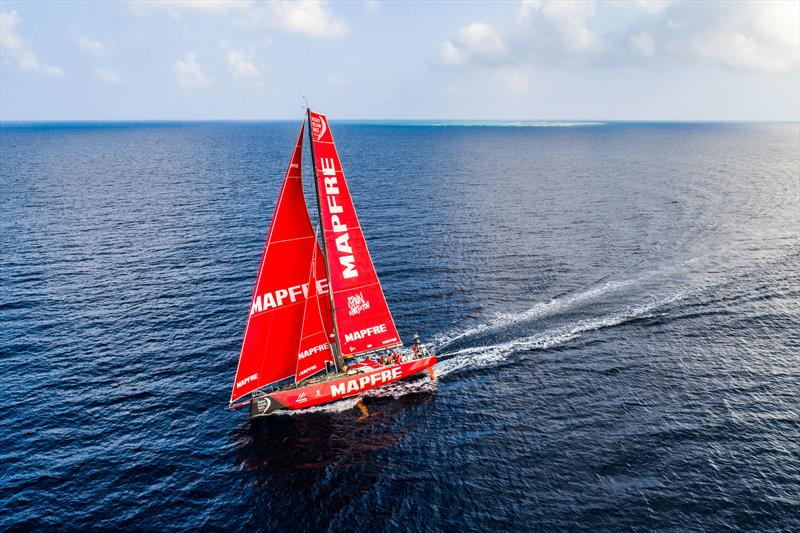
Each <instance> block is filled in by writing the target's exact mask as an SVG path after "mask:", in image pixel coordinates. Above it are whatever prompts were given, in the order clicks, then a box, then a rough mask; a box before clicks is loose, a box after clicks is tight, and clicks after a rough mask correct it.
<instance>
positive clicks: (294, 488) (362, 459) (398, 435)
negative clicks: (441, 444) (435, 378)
mask: <svg viewBox="0 0 800 533" xmlns="http://www.w3.org/2000/svg"><path fill="white" fill-rule="evenodd" d="M435 396H436V389H435V388H434V387H431V388H426V389H423V390H420V391H415V392H411V393H408V394H405V395H403V396H401V397H399V398H393V397H385V398H383V397H377V398H375V397H368V398H366V399H365V400H364V403H365V405H366V406H367V407H368V409H369V411H370V415H369V416H368V417H366V418H362V417H361V413H360V412H359V410H358V409H356V408H355V407H353V408H350V409H344V410H342V411H318V412H309V413H302V414H294V415H275V416H270V417H266V418H263V419H259V420H257V421H254V422H249V421H248V422H243V424H242V425H240V426H239V428H237V430H235V431H234V432H233V434H232V437H233V438H235V439H236V440H238V441H239V447H238V449H239V454H238V459H239V465H240V468H241V469H242V470H243V471H244V472H249V473H250V474H251V476H250V477H248V476H246V475H243V476H242V481H243V482H244V483H245V484H246V485H247V486H248V490H247V491H246V492H247V494H248V499H249V500H250V501H249V502H248V505H249V506H250V508H251V509H253V512H254V513H255V514H256V515H258V516H257V519H258V523H261V524H264V525H265V527H269V525H270V524H274V525H276V526H278V527H280V525H281V523H282V525H283V526H284V527H285V526H286V520H292V521H294V523H295V526H297V527H296V529H303V527H301V526H303V525H306V524H303V518H298V517H303V516H314V515H316V516H317V519H319V518H320V517H319V514H320V512H322V514H327V513H335V512H336V510H337V509H341V508H342V506H345V505H347V502H349V501H351V500H352V499H353V498H356V497H358V495H360V494H362V493H364V492H365V491H370V490H372V489H373V487H374V486H375V484H376V483H377V482H378V481H379V479H380V476H381V472H382V471H383V469H384V468H385V467H386V466H387V465H388V464H391V460H392V457H391V456H392V455H393V454H395V453H402V450H403V440H404V437H405V436H406V434H408V432H409V431H414V429H415V427H416V426H417V422H416V421H418V420H419V418H418V417H419V415H420V413H419V411H420V408H422V410H425V409H424V406H425V404H428V403H430V402H431V401H433V400H434V399H435ZM321 508H323V509H324V510H322V511H321V510H320V509H321ZM331 516H332V515H331ZM298 520H299V521H298ZM315 520H316V519H315ZM281 521H283V522H281ZM309 525H310V524H309ZM293 529H294V528H293Z"/></svg>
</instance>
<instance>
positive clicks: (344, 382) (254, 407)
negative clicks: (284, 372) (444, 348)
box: [250, 356, 436, 418]
mask: <svg viewBox="0 0 800 533" xmlns="http://www.w3.org/2000/svg"><path fill="white" fill-rule="evenodd" d="M435 364H436V356H431V357H423V358H420V359H415V360H413V361H408V362H405V363H399V364H394V365H387V366H378V367H376V368H374V369H368V370H367V371H366V372H361V373H358V374H353V375H348V376H344V377H341V378H334V379H326V380H323V381H320V382H317V383H312V384H309V385H305V386H302V387H297V388H292V389H289V390H282V391H276V392H272V393H269V394H264V395H260V396H256V397H254V398H253V400H252V401H251V402H250V418H258V417H261V416H266V415H269V414H272V413H274V412H275V411H280V410H285V409H290V410H297V409H305V408H308V407H314V406H316V405H322V404H325V403H330V402H335V401H337V400H341V399H344V398H349V397H352V396H358V395H359V394H363V393H364V392H366V391H368V390H370V389H374V388H377V387H381V386H383V385H387V384H389V383H394V382H395V381H400V380H401V379H405V378H408V377H411V376H413V375H415V374H419V373H420V372H423V371H424V370H426V369H428V368H432V367H433V365H435Z"/></svg>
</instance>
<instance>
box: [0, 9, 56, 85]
mask: <svg viewBox="0 0 800 533" xmlns="http://www.w3.org/2000/svg"><path fill="white" fill-rule="evenodd" d="M20 22H22V19H20V18H19V15H17V12H16V11H14V10H12V11H9V12H0V54H1V55H3V56H7V57H9V58H11V60H13V61H14V62H15V63H16V64H17V66H18V67H19V68H21V69H23V70H27V71H29V72H39V73H43V74H47V75H48V76H61V75H63V74H64V71H63V70H61V69H60V68H59V67H55V66H53V65H48V64H46V63H42V62H41V61H40V60H39V58H38V56H37V55H36V53H34V51H33V50H32V49H31V47H30V46H29V45H28V43H27V42H26V40H25V39H24V38H23V37H22V36H21V35H20V34H19V33H17V26H18V25H19V23H20Z"/></svg>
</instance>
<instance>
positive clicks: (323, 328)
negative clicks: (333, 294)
mask: <svg viewBox="0 0 800 533" xmlns="http://www.w3.org/2000/svg"><path fill="white" fill-rule="evenodd" d="M324 261H325V260H324V259H323V257H322V253H321V252H320V251H319V244H318V243H317V242H316V240H315V241H314V251H313V254H312V256H311V275H310V276H309V277H308V298H306V303H305V304H304V307H305V309H304V310H303V326H302V329H301V330H300V331H301V333H300V347H299V348H298V349H297V371H296V373H295V376H294V380H295V381H302V380H304V379H306V378H310V377H311V376H314V375H316V374H319V373H320V372H322V371H324V370H325V368H326V366H325V363H326V362H327V361H330V362H331V363H333V352H332V350H331V333H333V325H332V324H333V321H332V320H331V305H330V300H329V296H328V294H320V293H319V292H318V291H317V289H316V287H318V286H322V287H325V288H327V285H328V282H327V279H326V278H325V263H324ZM318 272H321V273H322V280H321V281H319V282H318V281H317V280H318V279H319V278H318V276H317V273H318Z"/></svg>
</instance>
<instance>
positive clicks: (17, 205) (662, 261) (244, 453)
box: [0, 123, 800, 531]
mask: <svg viewBox="0 0 800 533" xmlns="http://www.w3.org/2000/svg"><path fill="white" fill-rule="evenodd" d="M298 125H299V124H297V123H291V124H288V123H287V124H283V123H245V124H236V123H230V124H226V123H213V124H203V123H194V124H116V125H56V126H46V125H37V126H20V125H16V126H9V125H6V126H4V127H3V129H2V130H0V143H1V144H0V146H1V147H2V154H1V155H2V167H1V169H0V170H1V173H0V185H1V186H2V189H1V190H0V213H2V215H0V216H1V217H2V218H1V219H0V248H1V249H2V254H0V268H1V269H2V270H1V274H2V284H1V285H0V331H1V332H2V338H1V340H0V383H2V387H1V388H0V392H1V393H2V397H1V398H0V529H6V528H20V529H27V528H34V527H35V528H42V527H47V526H62V527H64V528H67V529H77V528H80V529H85V528H92V527H93V528H102V529H106V528H112V527H113V528H123V529H149V530H163V529H190V528H196V527H202V528H206V529H233V530H252V529H254V528H255V529H259V528H264V529H272V530H291V531H304V530H308V529H323V530H325V529H327V530H330V531H339V530H349V529H378V530H391V531H393V530H396V529H397V528H409V529H417V530H423V529H444V530H457V529H460V528H463V529H487V530H491V529H503V530H520V529H526V528H532V529H562V528H576V527H583V528H588V529H596V528H602V529H610V530H624V529H635V530H641V529H649V528H663V529H669V530H677V531H684V530H693V529H708V530H720V529H726V528H735V529H740V528H741V529H766V530H787V531H788V530H795V531H797V530H800V518H798V517H800V398H799V397H798V390H799V388H800V340H798V339H799V338H800V336H798V329H800V306H798V300H799V298H798V296H800V268H799V267H800V261H798V259H800V255H799V254H800V252H799V249H800V247H799V246H798V231H799V230H798V228H799V227H800V214H798V210H799V209H800V201H799V200H798V193H799V192H800V186H799V185H798V180H799V179H800V178H798V172H799V171H798V168H800V146H799V144H800V133H799V132H798V126H797V125H796V124H773V125H737V124H729V125H703V124H692V125H688V124H604V125H582V126H577V127H569V128H559V127H550V128H536V127H522V128H504V127H492V126H484V127H480V128H477V127H448V128H440V127H439V128H436V127H425V126H424V125H415V124H404V125H394V126H392V125H385V124H384V125H380V124H371V125H363V124H362V125H358V124H339V125H336V124H335V123H334V124H333V127H334V132H335V135H336V138H337V141H338V144H339V148H340V152H341V156H342V160H343V164H344V166H345V171H346V172H347V175H348V178H349V180H350V183H351V186H352V189H353V191H354V197H355V201H356V204H357V206H358V208H359V214H360V216H361V221H362V224H363V226H364V227H365V231H366V234H367V238H368V239H369V242H370V248H371V252H372V256H373V258H374V259H375V262H376V264H377V268H378V271H379V274H380V275H381V279H382V280H383V283H384V290H385V292H386V295H387V298H388V300H389V302H390V305H391V307H392V310H393V312H394V314H395V318H396V321H397V325H398V327H399V328H400V331H401V334H402V335H403V337H404V338H405V339H406V340H408V339H409V338H410V336H411V335H412V334H413V333H414V332H416V331H419V332H420V333H421V334H422V336H423V339H427V340H428V341H429V342H430V344H431V346H432V347H434V348H435V349H436V351H437V352H438V353H440V354H441V363H440V364H439V376H440V380H439V382H438V383H437V384H435V385H434V384H431V383H430V382H429V381H427V380H423V381H417V382H414V383H410V384H404V385H399V386H393V387H392V388H389V389H386V390H384V391H382V392H381V393H380V396H375V397H368V398H367V399H366V400H365V401H366V403H367V405H368V407H369V408H370V411H371V412H372V413H373V416H371V417H370V418H368V419H367V420H366V421H363V422H357V421H356V418H357V416H356V413H355V412H354V410H353V409H351V407H352V403H347V402H343V403H341V404H336V405H335V407H328V408H325V409H318V410H316V411H315V412H313V413H309V414H302V415H294V416H276V417H273V418H272V419H270V420H268V421H266V422H265V423H263V424H259V425H258V426H254V427H251V426H250V424H249V422H248V421H247V414H246V413H245V412H241V411H236V412H228V411H226V410H225V406H226V402H227V399H228V394H229V387H230V385H231V381H232V379H233V374H234V371H235V368H236V358H237V356H238V349H239V344H240V341H241V336H242V331H243V329H244V321H245V315H246V312H247V307H248V298H249V296H250V294H251V291H252V286H253V282H254V279H255V273H256V269H257V266H258V261H259V256H260V253H261V249H262V245H263V241H264V238H265V234H266V229H267V225H268V223H269V220H270V217H271V214H272V209H273V207H274V204H275V200H276V196H277V192H278V187H279V185H280V179H281V178H282V175H283V171H284V170H285V167H286V164H287V162H288V158H289V155H290V152H291V149H292V146H293V143H294V136H295V135H296V131H297V127H298ZM306 168H307V169H308V166H306Z"/></svg>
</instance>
